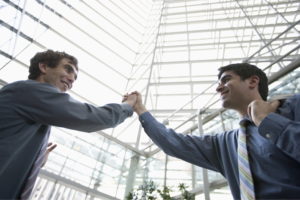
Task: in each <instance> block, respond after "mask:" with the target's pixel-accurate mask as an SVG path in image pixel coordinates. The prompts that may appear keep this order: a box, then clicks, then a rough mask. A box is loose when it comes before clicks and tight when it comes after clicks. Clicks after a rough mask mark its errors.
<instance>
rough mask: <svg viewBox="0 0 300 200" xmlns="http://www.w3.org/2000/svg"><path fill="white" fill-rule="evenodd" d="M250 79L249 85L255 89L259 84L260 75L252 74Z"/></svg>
mask: <svg viewBox="0 0 300 200" xmlns="http://www.w3.org/2000/svg"><path fill="white" fill-rule="evenodd" d="M248 79H249V87H250V88H251V89H254V88H256V87H258V84H259V77H258V76H256V75H253V76H251V77H250V78H248Z"/></svg>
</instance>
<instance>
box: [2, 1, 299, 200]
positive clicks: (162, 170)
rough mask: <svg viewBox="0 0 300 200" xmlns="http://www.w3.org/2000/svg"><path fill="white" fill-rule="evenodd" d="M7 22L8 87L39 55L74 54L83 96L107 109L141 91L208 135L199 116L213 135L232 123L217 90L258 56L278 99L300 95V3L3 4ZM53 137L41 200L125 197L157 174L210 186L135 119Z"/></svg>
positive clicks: (155, 108) (76, 92)
mask: <svg viewBox="0 0 300 200" xmlns="http://www.w3.org/2000/svg"><path fill="white" fill-rule="evenodd" d="M0 20H1V21H0V25H1V26H0V36H1V39H0V79H1V80H2V81H4V82H5V83H10V82H13V81H16V80H20V79H27V75H28V64H29V60H30V58H31V57H32V56H33V55H34V54H35V53H36V52H39V51H44V50H46V49H53V50H58V51H66V52H67V53H69V54H72V55H74V56H75V57H77V58H78V60H79V68H80V72H79V76H78V79H77V81H76V83H75V84H74V87H73V89H72V91H70V92H69V93H70V95H72V96H73V97H74V98H76V99H78V100H80V101H84V102H89V103H91V104H93V105H98V106H101V105H104V104H106V103H112V102H114V103H119V102H120V101H121V99H122V95H123V94H125V93H127V92H132V91H134V90H137V91H139V92H141V93H142V95H143V100H144V102H145V104H146V106H147V108H148V109H149V111H150V112H151V113H152V114H153V115H154V116H155V117H156V118H157V119H158V120H159V121H161V122H164V123H165V124H167V125H168V127H170V128H174V129H176V131H178V132H183V133H187V134H200V133H199V131H198V117H197V116H198V115H197V114H198V113H199V112H200V113H201V117H202V120H203V126H202V128H203V130H204V133H206V134H213V133H215V132H216V131H222V130H225V129H228V128H232V127H233V126H234V125H233V124H234V123H233V122H234V121H235V120H236V119H237V117H236V116H235V114H234V113H232V112H230V111H224V110H223V109H221V106H220V103H219V101H218V96H217V95H216V94H215V88H216V81H217V76H216V75H217V73H218V70H217V69H218V68H219V67H220V66H224V65H227V64H230V63H237V62H250V63H252V64H255V65H257V66H258V67H260V68H261V69H263V70H264V71H265V72H266V73H267V75H268V77H269V78H270V96H272V95H275V94H282V93H295V92H298V85H299V84H298V83H299V81H298V77H299V75H300V74H299V69H297V67H298V66H299V62H300V61H299V54H300V53H299V45H300V37H299V36H300V34H299V33H300V2H299V0H252V1H248V0H239V1H237V0H164V1H163V0H139V1H134V0H126V1H125V0H114V1H109V0H106V1H100V0H89V1H87V0H51V1H50V0H48V1H46V0H36V1H34V0H29V1H27V0H0ZM200 132H201V131H200ZM50 140H51V141H53V142H55V143H57V144H58V148H57V149H55V152H53V153H52V155H51V156H50V158H49V161H48V163H47V165H46V166H45V168H44V169H43V170H42V172H41V175H40V178H39V180H38V183H37V185H36V188H35V193H34V195H33V197H32V199H41V198H42V197H43V198H45V199H50V197H53V195H56V197H57V198H58V199H63V198H67V199H72V198H73V199H83V198H86V199H93V198H94V199H123V198H124V195H125V193H127V192H128V191H130V190H131V189H132V187H136V186H138V185H139V184H141V183H142V182H143V180H147V179H152V180H154V181H155V182H156V183H157V184H160V185H164V184H166V185H171V186H174V185H175V186H176V185H178V183H186V184H187V185H189V186H190V188H191V189H192V188H193V189H195V191H200V190H201V188H202V189H203V187H205V184H203V182H204V183H205V180H204V179H203V175H202V169H201V168H197V167H194V166H192V165H190V164H188V163H185V162H182V161H180V160H178V159H175V158H172V157H168V156H166V155H165V154H164V153H163V152H161V151H159V149H158V148H157V147H156V146H155V145H153V143H152V142H151V140H149V138H148V137H147V136H146V134H145V133H144V132H143V130H142V128H141V127H140V124H139V121H138V118H137V115H136V114H135V115H134V116H133V117H131V118H130V119H127V120H126V121H125V122H124V123H123V124H121V125H120V126H118V127H116V128H114V129H106V130H103V131H99V132H96V133H82V132H77V131H72V130H68V129H63V128H58V127H57V128H53V129H52V135H51V138H50ZM178 177H180V179H178ZM208 177H209V182H210V183H214V181H219V180H222V177H221V176H220V175H217V174H215V173H214V172H211V171H209V172H208ZM219 192H220V191H219ZM198 193H203V191H202V192H198ZM224 193H225V195H227V196H228V195H229V198H230V194H228V189H227V192H224ZM218 194H219V193H218ZM174 195H176V192H175V193H174ZM211 195H217V193H216V194H213V193H211ZM71 197H72V198H71ZM215 197H216V198H215V199H217V196H215ZM53 198H54V197H53ZM197 198H199V199H203V198H204V197H203V195H202V196H201V195H198V196H197ZM220 198H221V197H220ZM221 199H222V198H221ZM223 199H224V198H223Z"/></svg>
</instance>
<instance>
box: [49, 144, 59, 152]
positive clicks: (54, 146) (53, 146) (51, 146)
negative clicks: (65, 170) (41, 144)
mask: <svg viewBox="0 0 300 200" xmlns="http://www.w3.org/2000/svg"><path fill="white" fill-rule="evenodd" d="M56 147H57V144H52V142H50V143H48V147H47V151H48V152H51V151H53V149H55V148H56Z"/></svg>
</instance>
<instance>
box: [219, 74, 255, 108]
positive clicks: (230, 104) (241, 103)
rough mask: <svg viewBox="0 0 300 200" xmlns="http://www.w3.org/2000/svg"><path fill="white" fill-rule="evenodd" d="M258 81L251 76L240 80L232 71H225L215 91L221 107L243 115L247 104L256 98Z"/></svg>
mask: <svg viewBox="0 0 300 200" xmlns="http://www.w3.org/2000/svg"><path fill="white" fill-rule="evenodd" d="M257 84H258V79H257V77H256V76H252V77H250V78H248V79H245V80H242V79H241V78H240V76H238V75H237V74H235V73H234V72H233V71H225V72H224V73H223V74H222V75H221V77H220V79H219V85H218V87H217V88H216V91H217V92H218V93H219V94H220V99H221V101H222V106H223V107H224V108H230V109H234V110H237V111H239V112H240V113H241V114H244V112H246V110H247V106H248V104H249V103H250V102H251V101H252V100H254V99H255V98H257V94H258V92H257V89H256V90H255V89H254V88H255V87H257Z"/></svg>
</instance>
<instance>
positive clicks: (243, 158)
mask: <svg viewBox="0 0 300 200" xmlns="http://www.w3.org/2000/svg"><path fill="white" fill-rule="evenodd" d="M248 123H249V121H248V120H246V119H243V120H242V121H241V122H240V130H239V136H238V166H239V178H240V192H241V199H242V200H255V194H254V186H253V179H252V175H251V171H250V166H249V157H248V151H247V145H246V138H247V135H246V128H247V125H248Z"/></svg>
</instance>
